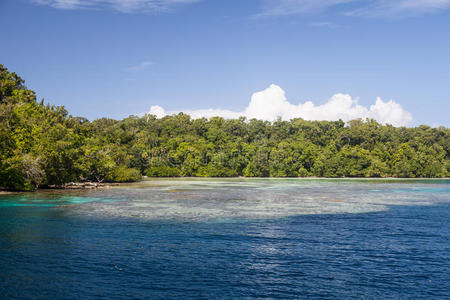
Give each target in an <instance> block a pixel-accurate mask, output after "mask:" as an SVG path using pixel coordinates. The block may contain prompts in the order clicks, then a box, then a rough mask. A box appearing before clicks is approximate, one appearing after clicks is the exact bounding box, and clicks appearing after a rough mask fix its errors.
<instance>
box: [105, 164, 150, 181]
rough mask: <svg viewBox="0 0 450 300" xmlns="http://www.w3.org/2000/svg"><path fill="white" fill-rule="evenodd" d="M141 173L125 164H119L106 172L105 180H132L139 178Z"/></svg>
mask: <svg viewBox="0 0 450 300" xmlns="http://www.w3.org/2000/svg"><path fill="white" fill-rule="evenodd" d="M141 177H142V175H141V173H140V172H139V171H138V170H136V169H133V168H127V167H125V166H119V167H116V168H114V170H113V171H112V172H111V173H109V174H108V176H107V178H106V179H107V180H108V181H112V182H133V181H138V180H139V179H141Z"/></svg>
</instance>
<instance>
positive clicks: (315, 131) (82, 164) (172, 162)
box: [0, 65, 450, 191]
mask: <svg viewBox="0 0 450 300" xmlns="http://www.w3.org/2000/svg"><path fill="white" fill-rule="evenodd" d="M449 174H450V130H449V128H445V127H439V128H431V127H429V126H425V125H421V126H419V127H416V128H407V127H399V128H396V127H393V126H391V125H381V124H379V123H377V122H376V121H375V120H353V121H350V122H348V123H347V124H346V123H344V122H343V121H341V120H339V121H306V120H303V119H292V120H290V121H282V120H277V121H274V122H268V121H262V120H257V119H252V120H246V119H245V118H239V119H230V120H228V119H223V118H220V117H213V118H210V119H206V118H202V119H191V118H190V117H189V115H186V114H183V113H180V114H178V115H173V116H166V117H164V118H160V119H158V118H156V117H155V116H153V115H145V116H143V117H138V116H130V117H128V118H126V119H123V120H114V119H108V118H101V119H97V120H94V121H92V122H91V121H89V120H87V119H86V118H82V117H73V116H71V115H69V114H68V112H67V111H66V110H65V109H64V107H60V106H53V105H49V104H44V101H43V100H42V101H37V99H36V94H35V92H33V91H32V90H30V89H28V88H27V87H26V86H25V85H24V80H23V79H22V78H20V77H19V76H18V75H17V74H15V73H13V72H9V71H8V69H7V68H6V67H4V66H3V65H0V188H2V189H8V190H20V191H31V190H36V189H37V188H38V187H45V186H50V185H63V184H65V183H68V182H130V181H137V180H139V179H141V177H142V176H144V175H145V176H149V177H176V176H199V177H235V176H245V177H308V176H317V177H412V178H420V177H423V178H431V177H448V176H449Z"/></svg>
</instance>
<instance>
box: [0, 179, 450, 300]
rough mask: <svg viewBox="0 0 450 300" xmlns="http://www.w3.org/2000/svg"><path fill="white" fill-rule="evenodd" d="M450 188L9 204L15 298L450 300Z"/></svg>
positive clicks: (197, 184) (6, 260) (116, 194)
mask: <svg viewBox="0 0 450 300" xmlns="http://www.w3.org/2000/svg"><path fill="white" fill-rule="evenodd" d="M449 200H450V181H447V180H442V181H431V182H426V181H418V182H415V181H412V182H409V181H405V182H398V181H394V182H389V181H339V180H335V181H333V180H330V181H325V180H323V181H320V180H318V181H313V180H310V181H307V180H306V181H299V180H272V181H269V180H267V181H265V180H254V181H252V180H245V181H240V180H238V179H236V180H191V181H189V180H185V181H183V180H179V181H177V180H167V181H164V180H161V181H152V182H151V183H140V184H136V185H129V186H123V187H118V188H111V189H105V190H96V191H73V192H70V191H63V192H54V191H47V192H45V191H44V192H39V193H34V194H13V195H3V196H0V298H2V299H84V298H105V299H130V298H131V299H144V298H147V299H168V298H195V299H197V298H199V299H200V298H205V299H206V298H208V299H216V298H217V299H230V298H233V299H236V298H239V299H240V298H268V299H287V298H291V299H294V298H295V299H298V298H308V299H445V298H447V299H449V298H450V222H449V220H450V201H449Z"/></svg>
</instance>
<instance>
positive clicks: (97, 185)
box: [0, 176, 450, 195]
mask: <svg viewBox="0 0 450 300" xmlns="http://www.w3.org/2000/svg"><path fill="white" fill-rule="evenodd" d="M161 179H167V180H176V179H191V180H202V179H242V180H248V179H250V180H251V179H266V180H270V179H301V180H305V179H306V180H376V181H378V180H380V181H382V180H389V181H390V180H392V181H407V180H416V181H426V180H450V177H434V178H423V177H422V178H414V177H408V178H399V177H243V176H237V177H195V176H186V177H182V176H177V177H147V176H144V177H143V178H142V179H141V180H138V181H131V182H91V181H89V182H69V183H66V184H62V185H48V186H42V187H39V188H38V189H36V190H35V191H14V190H2V189H0V195H14V194H18V193H33V192H37V191H49V190H89V189H103V188H109V187H114V186H121V185H127V184H133V183H139V182H145V181H151V180H161Z"/></svg>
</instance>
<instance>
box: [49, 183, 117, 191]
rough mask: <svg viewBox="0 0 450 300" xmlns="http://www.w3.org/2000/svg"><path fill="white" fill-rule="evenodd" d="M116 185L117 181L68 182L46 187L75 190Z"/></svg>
mask: <svg viewBox="0 0 450 300" xmlns="http://www.w3.org/2000/svg"><path fill="white" fill-rule="evenodd" d="M111 185H118V184H117V183H103V182H90V181H89V182H69V183H66V184H61V185H56V184H54V185H49V186H48V188H51V189H69V190H77V189H96V188H99V187H105V186H111Z"/></svg>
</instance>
